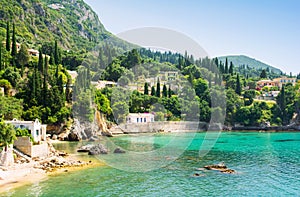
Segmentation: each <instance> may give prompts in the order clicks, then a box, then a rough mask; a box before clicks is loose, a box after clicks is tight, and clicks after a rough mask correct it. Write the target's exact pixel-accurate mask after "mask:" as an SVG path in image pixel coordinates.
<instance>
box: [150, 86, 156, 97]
mask: <svg viewBox="0 0 300 197" xmlns="http://www.w3.org/2000/svg"><path fill="white" fill-rule="evenodd" d="M155 95H156V91H155V87H154V86H152V87H151V96H155Z"/></svg>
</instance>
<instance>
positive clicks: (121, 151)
mask: <svg viewBox="0 0 300 197" xmlns="http://www.w3.org/2000/svg"><path fill="white" fill-rule="evenodd" d="M114 153H126V151H125V150H122V149H121V148H119V147H118V148H116V149H115V150H114Z"/></svg>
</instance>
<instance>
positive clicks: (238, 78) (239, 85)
mask: <svg viewBox="0 0 300 197" xmlns="http://www.w3.org/2000/svg"><path fill="white" fill-rule="evenodd" d="M235 92H236V93H237V94H238V95H241V93H242V87H241V81H240V75H239V74H237V77H236V87H235Z"/></svg>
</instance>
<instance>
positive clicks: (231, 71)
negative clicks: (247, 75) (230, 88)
mask: <svg viewBox="0 0 300 197" xmlns="http://www.w3.org/2000/svg"><path fill="white" fill-rule="evenodd" d="M229 74H230V75H231V76H232V75H233V63H232V62H230V67H229Z"/></svg>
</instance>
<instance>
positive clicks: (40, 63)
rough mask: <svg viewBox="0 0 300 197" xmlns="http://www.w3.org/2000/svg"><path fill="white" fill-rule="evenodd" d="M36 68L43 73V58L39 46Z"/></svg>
mask: <svg viewBox="0 0 300 197" xmlns="http://www.w3.org/2000/svg"><path fill="white" fill-rule="evenodd" d="M38 70H39V71H40V73H44V60H43V52H42V49H41V48H39V61H38Z"/></svg>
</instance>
